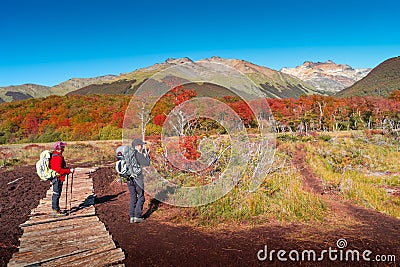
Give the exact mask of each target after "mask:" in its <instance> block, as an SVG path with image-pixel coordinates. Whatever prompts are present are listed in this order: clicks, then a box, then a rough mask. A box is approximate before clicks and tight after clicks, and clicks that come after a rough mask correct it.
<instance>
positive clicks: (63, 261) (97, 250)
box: [41, 244, 115, 267]
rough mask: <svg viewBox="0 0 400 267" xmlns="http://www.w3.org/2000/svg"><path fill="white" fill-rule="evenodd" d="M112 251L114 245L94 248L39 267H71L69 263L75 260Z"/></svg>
mask: <svg viewBox="0 0 400 267" xmlns="http://www.w3.org/2000/svg"><path fill="white" fill-rule="evenodd" d="M113 249H115V246H114V244H107V245H105V246H103V247H99V248H95V249H92V250H90V251H85V252H81V253H77V254H75V255H70V256H68V257H63V258H58V259H55V260H51V261H48V262H44V263H42V264H41V266H44V267H46V266H49V267H56V266H66V265H68V266H73V265H72V264H71V263H72V262H74V261H76V260H79V259H82V258H84V257H87V256H90V255H95V254H98V253H101V252H104V251H109V250H113Z"/></svg>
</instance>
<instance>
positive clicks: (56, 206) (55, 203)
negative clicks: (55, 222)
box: [50, 142, 74, 217]
mask: <svg viewBox="0 0 400 267" xmlns="http://www.w3.org/2000/svg"><path fill="white" fill-rule="evenodd" d="M66 145H67V144H66V143H64V142H57V143H55V144H54V145H53V148H54V152H53V153H52V156H51V159H50V168H51V169H52V170H54V171H56V172H57V173H58V175H57V176H56V177H54V178H53V179H51V183H52V184H53V196H52V199H51V207H52V210H53V217H60V216H64V214H63V213H61V211H60V197H61V191H62V186H63V182H64V181H65V176H66V175H68V174H70V173H73V172H74V169H69V168H67V166H66V165H67V164H66V163H65V160H64V156H63V155H62V153H63V152H64V148H65V146H66Z"/></svg>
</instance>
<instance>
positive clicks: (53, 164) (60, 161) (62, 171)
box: [50, 151, 71, 182]
mask: <svg viewBox="0 0 400 267" xmlns="http://www.w3.org/2000/svg"><path fill="white" fill-rule="evenodd" d="M66 165H67V164H66V163H65V160H64V156H63V155H62V154H61V153H60V152H58V151H54V152H53V155H52V157H51V159H50V168H51V169H52V170H54V171H56V172H57V173H58V174H59V175H60V181H61V182H64V180H65V175H67V174H70V173H71V170H70V169H68V168H67V166H66Z"/></svg>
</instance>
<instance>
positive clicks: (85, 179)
mask: <svg viewBox="0 0 400 267" xmlns="http://www.w3.org/2000/svg"><path fill="white" fill-rule="evenodd" d="M96 169H97V168H92V169H89V168H81V169H77V172H76V173H75V175H74V187H73V193H72V198H70V199H69V202H68V208H69V206H71V214H70V215H69V216H66V217H60V218H52V217H51V198H52V187H51V186H50V188H49V190H48V191H47V193H46V197H45V198H43V199H42V200H40V202H39V205H38V206H37V207H36V208H35V209H33V210H32V211H31V217H30V218H29V220H27V221H26V222H25V223H24V224H21V225H20V226H21V227H22V229H23V230H24V234H23V235H22V237H21V238H20V244H21V245H20V248H19V251H18V252H16V253H14V255H13V257H12V259H11V260H10V262H9V264H8V266H11V267H13V266H28V265H30V266H32V265H33V266H36V265H37V266H38V265H43V266H66V265H68V266H104V265H109V266H124V265H123V264H119V263H118V262H121V261H123V260H124V258H125V255H124V253H123V252H122V250H121V249H119V248H118V249H117V248H116V247H115V244H114V242H113V240H112V237H111V235H110V234H109V233H108V231H107V229H106V228H105V226H104V224H103V223H102V222H101V221H100V220H99V219H98V217H97V216H96V214H95V208H94V200H95V195H94V193H93V192H94V190H93V182H92V179H91V178H90V177H89V175H88V173H90V172H91V171H95V170H96ZM70 179H71V177H70ZM67 190H68V191H67ZM67 192H68V193H69V194H70V188H66V183H64V185H63V196H65V195H64V194H66V193H67ZM62 202H63V201H62V199H61V201H60V204H61V206H63V203H62ZM115 263H117V264H115Z"/></svg>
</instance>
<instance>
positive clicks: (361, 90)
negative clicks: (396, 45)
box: [336, 56, 400, 97]
mask: <svg viewBox="0 0 400 267" xmlns="http://www.w3.org/2000/svg"><path fill="white" fill-rule="evenodd" d="M394 90H400V56H399V57H394V58H390V59H388V60H385V61H384V62H382V63H381V64H379V65H378V66H377V67H375V68H374V69H373V70H372V71H371V72H370V73H369V74H368V75H367V76H365V77H364V78H363V79H361V80H360V81H358V82H356V83H355V84H354V85H352V86H350V87H349V88H346V89H344V90H342V91H340V92H339V93H337V94H336V95H337V96H339V97H351V96H384V97H387V96H389V94H390V93H391V92H392V91H394Z"/></svg>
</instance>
